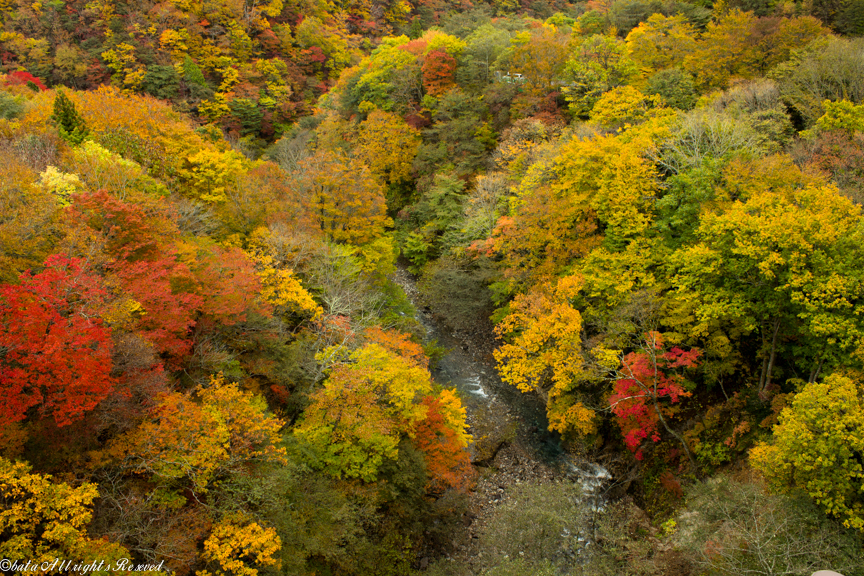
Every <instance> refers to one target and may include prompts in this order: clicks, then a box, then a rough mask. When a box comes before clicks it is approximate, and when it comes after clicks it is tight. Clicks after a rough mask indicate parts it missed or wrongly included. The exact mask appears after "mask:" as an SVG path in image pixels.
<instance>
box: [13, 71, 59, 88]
mask: <svg viewBox="0 0 864 576" xmlns="http://www.w3.org/2000/svg"><path fill="white" fill-rule="evenodd" d="M3 84H4V85H5V86H30V85H31V84H32V85H33V86H35V87H36V88H38V89H39V90H40V91H42V90H47V89H48V88H47V87H46V86H45V84H43V83H42V80H40V79H39V78H37V77H36V76H33V75H32V74H31V73H29V72H27V71H24V70H17V71H15V72H9V73H8V74H7V75H6V80H5V81H4V82H3ZM33 86H31V88H32V87H33Z"/></svg>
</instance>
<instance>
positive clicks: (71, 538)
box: [0, 457, 129, 574]
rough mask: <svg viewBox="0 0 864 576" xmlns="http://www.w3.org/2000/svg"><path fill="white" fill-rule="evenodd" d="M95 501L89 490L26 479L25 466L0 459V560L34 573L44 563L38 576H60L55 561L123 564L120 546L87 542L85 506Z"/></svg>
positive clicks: (88, 508)
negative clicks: (31, 568)
mask: <svg viewBox="0 0 864 576" xmlns="http://www.w3.org/2000/svg"><path fill="white" fill-rule="evenodd" d="M98 496H99V491H98V490H97V488H96V485H95V484H89V483H85V484H82V485H81V486H78V487H77V488H74V487H72V486H70V485H68V484H66V483H65V482H55V481H53V479H52V478H51V477H50V476H45V475H42V474H32V473H31V472H30V466H29V465H27V464H24V463H21V462H12V461H10V460H7V459H5V458H2V457H0V557H2V558H8V559H9V560H13V561H14V560H17V561H19V562H22V564H25V563H26V562H27V560H31V561H32V564H35V565H36V566H40V567H41V566H42V563H43V562H44V563H46V564H45V567H47V569H45V568H43V570H42V571H41V572H40V573H60V571H61V570H60V566H59V565H57V564H55V563H54V561H55V559H58V558H63V559H74V560H75V561H76V562H91V561H94V560H96V561H98V560H104V561H105V564H106V565H108V566H113V565H114V561H116V560H118V559H120V558H124V557H125V558H128V557H129V552H128V551H127V550H126V549H124V548H123V547H122V546H120V545H118V544H112V543H109V542H107V541H105V540H99V539H97V540H92V539H90V538H89V537H88V536H87V531H86V528H87V524H88V523H89V522H90V519H91V517H92V515H93V513H92V510H91V505H92V504H93V500H94V499H96V498H97V497H98ZM52 566H53V567H52ZM4 571H5V569H4ZM10 572H18V571H17V570H10ZM20 572H21V573H24V572H25V571H24V570H23V569H22V570H21V571H20ZM34 572H35V571H34ZM94 573H96V574H105V573H107V572H94Z"/></svg>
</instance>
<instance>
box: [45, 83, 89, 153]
mask: <svg viewBox="0 0 864 576" xmlns="http://www.w3.org/2000/svg"><path fill="white" fill-rule="evenodd" d="M51 119H52V120H54V122H55V123H56V124H57V131H58V132H59V133H60V137H61V138H63V139H64V140H66V141H67V142H69V143H70V144H72V145H78V144H80V143H81V142H83V141H84V140H86V139H87V136H88V134H89V133H90V131H89V130H88V129H87V125H86V124H85V123H84V119H83V118H81V116H80V115H79V114H78V110H76V109H75V104H74V103H73V102H72V100H70V99H69V97H68V96H66V93H65V92H62V91H58V92H57V96H56V97H55V98H54V114H53V115H52V116H51Z"/></svg>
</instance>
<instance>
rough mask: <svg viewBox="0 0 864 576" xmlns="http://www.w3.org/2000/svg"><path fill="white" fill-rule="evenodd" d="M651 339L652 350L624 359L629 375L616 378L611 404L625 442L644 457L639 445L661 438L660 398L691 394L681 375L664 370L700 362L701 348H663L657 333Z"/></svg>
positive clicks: (640, 456) (633, 354)
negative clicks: (665, 349)
mask: <svg viewBox="0 0 864 576" xmlns="http://www.w3.org/2000/svg"><path fill="white" fill-rule="evenodd" d="M646 341H647V342H649V343H650V345H649V349H648V351H639V352H631V353H630V354H627V355H626V356H625V357H624V359H623V361H622V371H623V372H624V375H625V377H624V378H619V379H618V380H616V381H615V386H614V388H613V392H612V395H611V396H610V397H609V406H610V407H611V410H612V413H613V414H614V415H615V417H616V420H617V422H618V426H619V428H620V429H621V433H622V434H623V436H624V444H625V445H626V446H627V448H628V449H629V450H630V451H631V452H635V456H636V458H637V459H638V460H641V459H642V451H641V450H640V449H639V446H640V445H641V444H642V442H643V441H645V440H646V439H648V438H650V439H651V441H652V442H659V441H660V434H659V432H658V430H657V424H658V423H659V422H660V414H659V412H660V411H661V410H664V408H663V407H661V406H660V404H659V402H660V400H663V399H668V400H669V402H670V403H672V404H675V403H677V402H678V401H679V399H681V398H682V397H687V396H690V393H689V392H687V391H686V390H685V389H684V388H683V387H682V386H681V384H680V376H679V375H676V374H673V375H669V374H667V373H665V372H664V371H666V370H670V369H675V368H692V367H695V366H696V363H697V361H698V358H699V354H700V352H699V350H698V349H695V348H694V349H692V350H690V351H686V352H685V351H684V350H682V349H681V348H677V347H675V348H672V349H671V350H669V351H667V352H661V350H662V346H663V340H662V338H661V337H660V335H659V334H657V333H651V334H649V335H647V337H646Z"/></svg>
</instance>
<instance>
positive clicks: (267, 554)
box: [196, 513, 282, 576]
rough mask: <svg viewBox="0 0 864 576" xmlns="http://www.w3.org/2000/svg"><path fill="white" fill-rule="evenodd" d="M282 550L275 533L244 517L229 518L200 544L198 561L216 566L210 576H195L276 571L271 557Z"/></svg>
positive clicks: (206, 572) (248, 575)
mask: <svg viewBox="0 0 864 576" xmlns="http://www.w3.org/2000/svg"><path fill="white" fill-rule="evenodd" d="M281 547H282V541H281V539H280V538H279V535H278V534H276V530H274V529H273V528H264V527H262V526H261V525H259V524H258V523H257V522H254V521H252V520H251V519H250V518H248V517H247V516H245V515H244V514H240V513H237V514H229V515H227V516H226V517H225V518H223V519H222V521H221V522H219V524H217V525H216V526H215V527H214V528H213V531H212V532H211V533H210V536H209V537H208V538H207V540H205V541H204V553H203V554H202V555H201V556H202V558H203V559H204V560H205V561H207V562H211V563H214V564H216V565H217V566H218V568H215V569H214V570H213V572H210V571H209V570H199V571H198V572H196V574H197V576H229V575H231V576H257V575H258V569H257V568H253V567H252V566H250V564H252V565H253V566H259V567H268V566H274V567H277V568H278V567H279V561H278V560H276V559H275V558H273V555H274V554H275V553H276V552H278V551H279V549H280V548H281Z"/></svg>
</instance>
